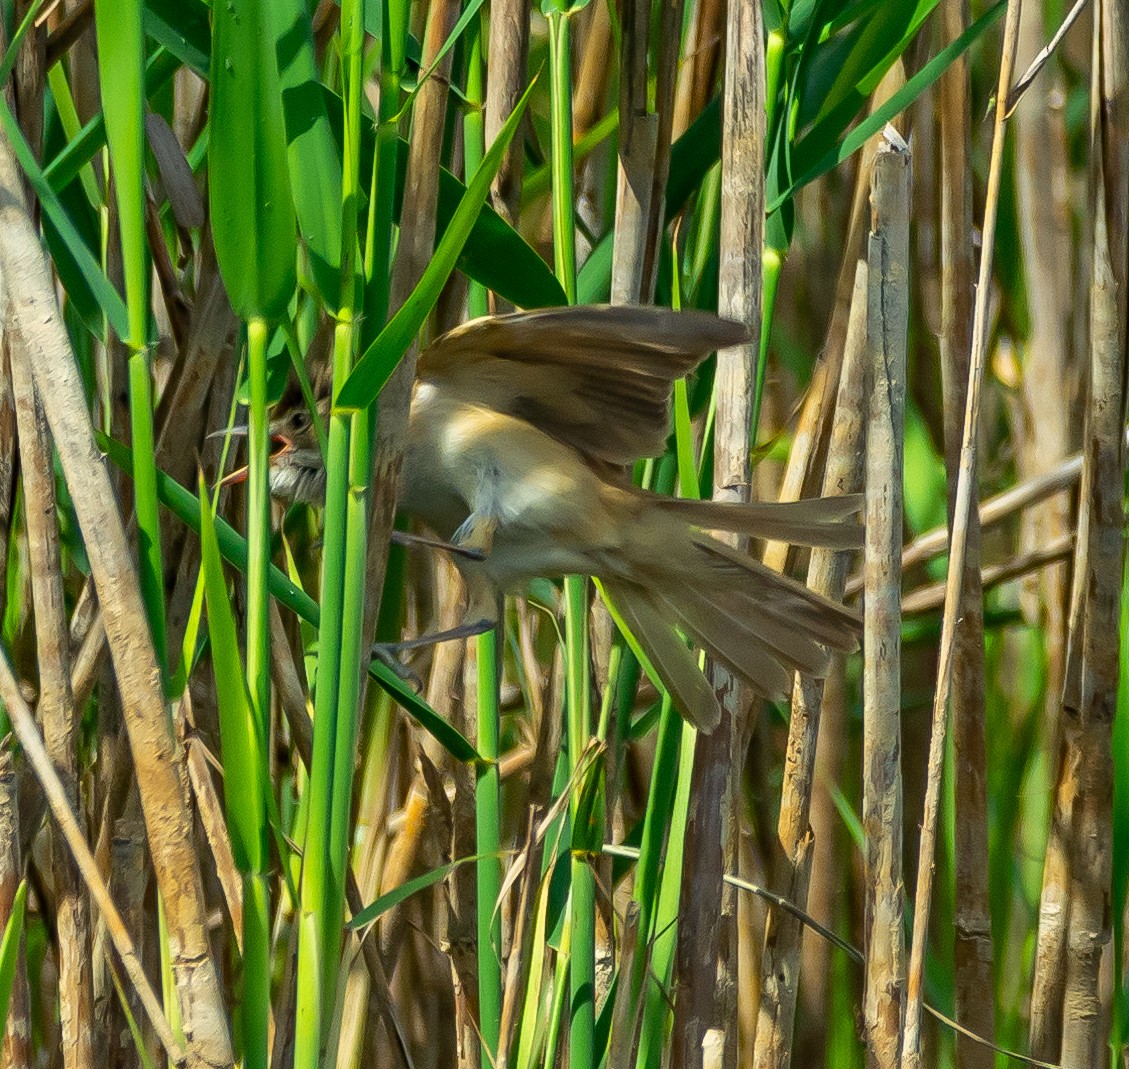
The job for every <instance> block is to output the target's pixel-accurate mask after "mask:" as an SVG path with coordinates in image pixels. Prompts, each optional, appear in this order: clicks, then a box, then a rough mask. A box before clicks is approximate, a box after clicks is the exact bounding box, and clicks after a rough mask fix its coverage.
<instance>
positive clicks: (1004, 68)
mask: <svg viewBox="0 0 1129 1069" xmlns="http://www.w3.org/2000/svg"><path fill="white" fill-rule="evenodd" d="M1020 4H1021V0H1009V3H1008V8H1007V21H1006V23H1005V26H1004V40H1003V49H1002V54H1001V57H1000V73H999V82H998V88H997V104H996V114H995V126H994V129H993V131H992V155H991V160H990V163H989V168H988V189H987V195H986V198H985V205H984V224H983V227H982V229H981V233H982V234H983V239H984V241H983V252H982V254H981V257H980V276H979V278H978V280H977V286H976V306H975V311H974V315H973V323H972V348H971V355H970V358H969V361H968V389H967V393H966V395H965V413H964V428H963V434H962V438H961V449H960V467H959V470H958V473H957V486H956V494H955V500H954V502H953V507H952V541H951V549H950V556H949V573H948V578H947V581H946V586H945V612H944V616H943V619H942V621H941V646H940V653H939V656H938V666H937V689H936V691H935V694H934V700H933V720H932V728H931V732H930V739H929V762H928V778H927V781H926V788H925V806H924V815H923V818H922V823H921V847H920V851H919V853H918V863H917V888H916V892H915V895H914V911H913V916H914V921H913V943H912V946H911V951H910V962H909V973H908V985H909V986H908V991H907V1002H906V1020H905V1055H906V1062H907V1064H908V1065H909V1066H911V1067H915V1066H917V1065H920V1063H921V1006H922V1001H923V999H924V995H925V976H924V973H925V944H926V939H927V935H928V931H929V911H930V906H931V904H932V903H931V899H932V891H933V872H934V868H935V866H934V850H935V845H936V830H937V810H938V807H939V802H940V790H941V772H942V768H943V759H944V752H945V746H944V742H945V728H946V714H947V711H948V703H949V696H950V693H951V691H952V681H953V666H954V662H955V654H956V639H957V632H958V627H961V626H962V624H961V617H960V607H961V600H962V598H961V594H962V586H963V584H964V583H965V582H966V578H965V561H966V559H967V557H968V544H969V542H968V535H969V517H970V516H971V515H972V509H973V501H974V494H975V490H976V453H977V441H978V434H979V426H980V390H981V386H982V383H983V379H984V365H985V363H986V359H987V347H988V344H987V343H988V290H989V289H990V288H991V278H992V274H991V272H992V262H993V258H994V255H995V243H996V218H997V215H998V212H999V195H1000V181H1001V176H1002V167H1003V150H1004V134H1005V123H1006V120H1007V94H1008V88H1009V87H1010V85H1011V81H1012V74H1013V71H1014V69H1015V49H1016V42H1017V39H1018V35H1019V8H1020ZM875 166H876V167H877V163H876V164H875Z"/></svg>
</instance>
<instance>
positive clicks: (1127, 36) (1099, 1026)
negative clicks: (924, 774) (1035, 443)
mask: <svg viewBox="0 0 1129 1069" xmlns="http://www.w3.org/2000/svg"><path fill="white" fill-rule="evenodd" d="M1094 33H1095V51H1094V56H1095V63H1094V68H1093V80H1094V90H1093V96H1092V98H1091V101H1092V102H1091V144H1092V155H1091V167H1092V172H1091V176H1092V186H1091V188H1092V190H1093V196H1094V249H1093V252H1094V261H1093V276H1092V280H1091V290H1090V401H1089V406H1088V409H1087V425H1086V431H1085V448H1084V450H1083V455H1084V457H1085V461H1084V469H1083V483H1084V486H1085V487H1086V489H1087V493H1086V496H1085V498H1084V499H1083V502H1082V508H1083V512H1084V514H1085V516H1086V517H1087V522H1086V525H1085V526H1086V548H1085V551H1084V552H1085V558H1084V564H1083V563H1082V561H1080V560H1078V558H1076V568H1077V569H1078V570H1079V571H1082V569H1083V568H1084V569H1085V571H1084V595H1083V608H1082V618H1081V624H1082V627H1083V630H1082V633H1081V635H1079V634H1078V633H1077V632H1075V633H1074V634H1073V635H1072V643H1075V644H1077V646H1079V647H1080V648H1081V654H1082V656H1081V662H1080V670H1079V673H1078V678H1077V687H1075V686H1073V685H1072V682H1073V681H1068V684H1067V692H1066V700H1064V702H1063V737H1064V743H1065V759H1064V768H1065V769H1066V770H1067V774H1068V775H1069V777H1070V778H1071V779H1072V780H1073V781H1074V783H1075V791H1074V798H1073V807H1072V809H1071V821H1070V825H1069V840H1068V842H1069V849H1070V857H1071V885H1070V920H1069V925H1068V929H1067V950H1066V985H1065V988H1064V991H1063V1022H1062V1052H1061V1055H1060V1060H1061V1062H1062V1064H1063V1066H1064V1067H1066V1069H1082V1067H1083V1066H1090V1065H1097V1064H1099V1059H1100V1058H1101V1057H1102V1053H1103V1049H1104V1047H1105V1038H1106V1037H1105V1031H1104V1027H1103V1023H1104V1018H1105V1011H1104V1007H1103V999H1102V992H1101V988H1100V986H1099V975H1098V974H1099V969H1100V966H1101V960H1102V954H1103V952H1104V950H1105V948H1106V947H1107V945H1108V943H1109V939H1110V927H1109V926H1110V881H1111V875H1112V854H1113V808H1112V799H1113V754H1112V738H1111V732H1112V726H1113V718H1114V714H1115V712H1116V710H1117V689H1118V681H1119V670H1120V661H1119V653H1120V650H1119V646H1120V626H1121V582H1122V574H1123V570H1124V554H1125V543H1124V523H1125V519H1124V511H1123V508H1124V504H1123V503H1124V494H1125V459H1126V450H1125V444H1124V437H1123V436H1124V426H1125V405H1126V383H1125V379H1126V369H1127V366H1129V353H1127V352H1126V344H1127V341H1129V294H1127V291H1126V286H1127V285H1129V100H1127V99H1126V98H1127V95H1129V3H1126V2H1125V0H1102V2H1101V3H1099V4H1098V5H1097V6H1096V7H1095V23H1094ZM1081 543H1082V534H1081V531H1080V533H1079V550H1078V553H1079V555H1081V554H1082V553H1083V550H1082V547H1081ZM1115 967H1119V965H1117V966H1115Z"/></svg>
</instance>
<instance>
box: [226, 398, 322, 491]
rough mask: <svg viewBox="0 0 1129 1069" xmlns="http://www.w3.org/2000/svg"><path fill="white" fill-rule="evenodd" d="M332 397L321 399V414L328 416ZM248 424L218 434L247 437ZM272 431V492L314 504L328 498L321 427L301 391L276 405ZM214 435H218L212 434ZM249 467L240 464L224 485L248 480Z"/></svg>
mask: <svg viewBox="0 0 1129 1069" xmlns="http://www.w3.org/2000/svg"><path fill="white" fill-rule="evenodd" d="M328 410H329V404H328V400H325V401H321V402H319V403H318V415H319V417H321V418H322V419H324V418H325V416H326V414H327V413H328ZM248 430H249V428H248V426H247V425H246V424H242V425H239V426H235V427H232V428H231V430H230V432H229V431H226V430H224V431H217V432H216V435H223V434H228V433H230V434H231V436H232V437H246V436H247V432H248ZM268 434H269V435H270V492H271V496H272V497H274V498H277V499H278V500H279V501H284V502H286V503H288V504H289V503H291V502H298V501H305V502H307V503H308V504H311V505H321V504H324V502H325V461H324V458H323V457H322V453H321V448H320V446H319V444H318V436H317V428H316V427H315V425H314V421H313V419H312V418H311V416H310V411H309V409H308V408H307V407H306V404H305V401H304V399H303V398H302V396H301V395H300V394H299V395H298V396H297V397H294V396H284V397H283V399H282V400H281V401H280V402H279V403H278V405H277V406H276V408H275V412H274V417H273V418H272V419H271V421H270V423H269V424H268ZM209 437H214V435H209ZM246 478H247V468H246V467H243V468H238V469H237V470H235V471H233V472H232V473H231V474H230V475H227V476H225V477H224V479H223V481H222V482H221V484H220V485H221V486H230V485H232V484H234V483H241V482H244V481H245V480H246Z"/></svg>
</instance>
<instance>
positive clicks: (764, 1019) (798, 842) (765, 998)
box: [753, 260, 867, 1069]
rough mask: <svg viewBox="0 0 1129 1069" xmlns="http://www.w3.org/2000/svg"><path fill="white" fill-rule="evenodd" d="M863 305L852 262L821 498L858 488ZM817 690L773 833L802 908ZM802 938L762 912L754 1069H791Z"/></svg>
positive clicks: (862, 270) (842, 561)
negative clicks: (851, 293) (851, 294)
mask: <svg viewBox="0 0 1129 1069" xmlns="http://www.w3.org/2000/svg"><path fill="white" fill-rule="evenodd" d="M866 303H867V281H866V264H865V263H864V262H863V261H862V260H858V261H856V269H855V286H854V299H853V300H852V302H851V314H850V318H849V323H848V327H847V337H846V344H845V346H844V352H843V362H842V373H841V378H840V382H839V392H838V397H837V399H836V402H835V419H834V422H833V423H832V427H831V444H830V446H829V448H828V453H827V468H826V471H825V472H824V476H823V493H824V494H825V495H827V496H837V495H840V494H849V493H854V492H856V491H857V490H858V489H859V487H860V485H861V483H862V468H863V450H862V437H863V422H862V420H863V416H862V413H863V410H864V409H863V405H864V399H865V394H866V362H865V360H866ZM849 560H850V554H849V553H847V552H844V551H840V552H835V551H832V550H826V549H816V550H814V551H813V552H812V555H811V563H810V565H809V566H808V586H809V587H810V588H811V589H812V590H813V591H815V593H817V594H822V595H823V596H824V597H827V598H830V599H831V600H833V601H841V600H842V598H843V588H844V586H845V585H846V580H847V567H848V563H849ZM823 691H824V680H822V679H813V678H809V677H807V676H800V675H797V677H796V685H795V688H794V690H793V691H792V717H791V722H790V724H789V731H788V749H787V753H786V755H785V758H784V784H783V789H782V792H781V801H780V820H779V824H778V826H777V835H778V837H779V842H780V854H779V855H778V859H777V872H776V875H775V879H774V883H775V886H776V888H777V892H778V893H779V894H780V895H781V896H782V897H783V898H785V899H786V900H787V901H789V902H794V903H795V904H796V905H798V906H800V908H801V909H802V908H804V907H805V906H806V903H807V898H808V882H809V880H810V877H811V866H812V859H813V857H814V849H813V847H814V837H813V833H812V829H811V825H810V823H809V818H810V814H811V798H812V791H813V788H814V786H815V754H816V743H817V741H818V738H819V721H820V712H821V708H822V705H823ZM803 934H804V931H803V925H802V924H801V923H800V922H799V921H798V920H797V919H796V917H794V916H793V915H792V914H790V913H786V912H782V911H780V910H769V911H768V918H767V923H766V926H765V934H764V955H763V958H762V962H761V977H762V980H761V994H760V1006H759V1008H758V1011H757V1030H756V1042H755V1045H754V1047H753V1066H754V1067H755V1069H786V1067H787V1066H789V1065H791V1062H792V1035H793V1029H794V1025H795V1017H796V994H797V991H798V989H799V979H800V975H799V974H800V952H801V950H802V948H803Z"/></svg>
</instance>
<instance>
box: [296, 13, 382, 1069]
mask: <svg viewBox="0 0 1129 1069" xmlns="http://www.w3.org/2000/svg"><path fill="white" fill-rule="evenodd" d="M362 14H363V13H362V8H361V4H360V2H359V0H345V2H344V3H343V4H342V6H341V30H340V32H341V41H342V52H343V56H342V76H343V80H344V86H343V88H344V93H343V96H344V101H345V146H344V154H343V155H344V159H343V166H342V189H341V210H342V228H341V230H342V238H341V240H342V249H341V280H342V286H341V292H342V299H341V308H340V310H339V312H338V316H337V325H336V327H335V329H334V345H333V396H334V397H336V396H337V394H338V392H339V391H340V389H341V387H342V385H343V384H344V383H345V380H346V379H347V378H348V377H349V372H350V371H351V370H352V366H353V358H354V354H355V352H356V336H355V333H356V332H355V308H356V300H357V293H356V285H355V279H354V264H355V262H356V255H355V253H356V247H357V212H358V210H359V174H360V140H361V139H360V123H361V91H362V81H363V79H362V64H363V40H364V36H363V35H364V30H363V20H362ZM370 437H371V436H370V433H369V416H368V414H367V412H358V413H355V414H353V415H347V414H342V413H338V412H332V413H331V415H330V422H329V463H328V467H327V486H326V504H325V545H324V549H323V552H322V614H321V620H322V627H321V631H320V635H319V646H318V674H317V681H316V689H315V700H314V711H315V712H314V752H313V758H312V761H311V765H312V767H311V769H310V814H309V824H308V832H307V840H306V853H305V863H304V866H303V871H302V892H301V893H302V909H301V917H300V927H299V940H298V1001H297V1012H296V1018H297V1020H296V1029H295V1064H297V1065H303V1066H305V1065H308V1066H314V1065H316V1064H317V1063H318V1059H319V1054H320V1052H321V1045H322V1043H323V1042H324V1040H325V1038H326V1036H327V1034H328V1033H329V1025H330V1021H331V1014H332V1009H333V1005H334V997H335V992H336V988H337V982H338V972H339V968H340V958H341V946H342V938H343V922H344V900H345V879H346V870H347V866H348V863H349V851H348V845H349V812H350V803H351V801H352V788H353V758H354V751H355V749H356V737H357V725H358V722H359V715H358V712H359V711H358V708H357V705H358V702H359V698H360V670H361V646H362V639H363V636H362V634H361V627H360V621H361V620H362V619H363V616H364V589H365V581H364V575H365V564H364V561H365V545H366V531H367V486H368V467H369V456H370ZM333 1054H334V1052H331V1051H325V1052H324V1058H325V1059H326V1063H327V1064H332V1061H333Z"/></svg>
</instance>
